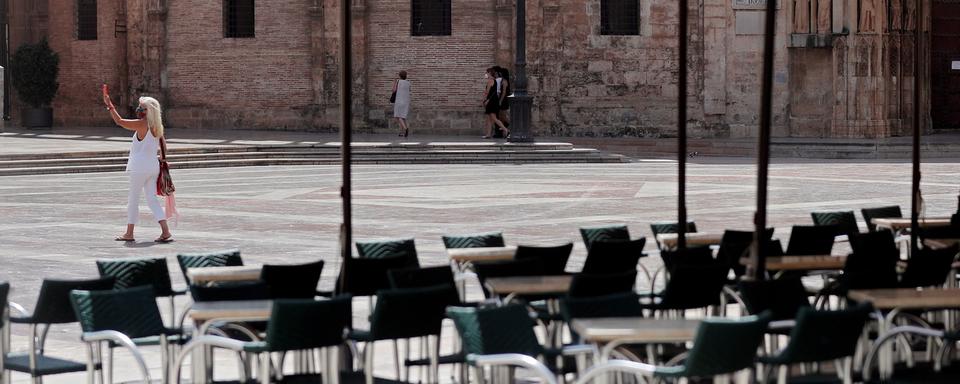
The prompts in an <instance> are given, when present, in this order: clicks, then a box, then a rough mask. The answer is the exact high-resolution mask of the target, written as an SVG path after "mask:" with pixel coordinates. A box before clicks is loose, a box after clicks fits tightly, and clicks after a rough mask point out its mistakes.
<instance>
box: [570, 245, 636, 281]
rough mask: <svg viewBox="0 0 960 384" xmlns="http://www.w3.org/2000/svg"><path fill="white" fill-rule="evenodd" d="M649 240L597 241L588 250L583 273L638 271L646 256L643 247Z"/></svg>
mask: <svg viewBox="0 0 960 384" xmlns="http://www.w3.org/2000/svg"><path fill="white" fill-rule="evenodd" d="M646 244H647V238H646V237H641V238H639V239H634V240H597V241H594V242H593V245H592V246H591V247H590V249H589V250H587V259H586V260H584V261H583V268H582V269H581V270H580V271H581V272H583V273H590V274H610V273H621V272H628V271H636V270H637V263H638V262H640V258H641V257H644V256H646V255H645V254H644V253H643V247H644V246H646Z"/></svg>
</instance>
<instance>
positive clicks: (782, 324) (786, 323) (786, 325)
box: [767, 320, 797, 331]
mask: <svg viewBox="0 0 960 384" xmlns="http://www.w3.org/2000/svg"><path fill="white" fill-rule="evenodd" d="M795 326H797V321H796V320H776V321H771V322H770V324H769V325H767V329H768V330H771V331H776V330H781V329H790V328H793V327H795Z"/></svg>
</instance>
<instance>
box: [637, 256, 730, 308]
mask: <svg viewBox="0 0 960 384" xmlns="http://www.w3.org/2000/svg"><path fill="white" fill-rule="evenodd" d="M729 271H730V268H729V267H727V266H726V265H721V264H713V265H683V264H678V265H675V266H674V267H673V268H672V269H671V270H670V279H669V280H667V284H666V287H664V289H663V291H661V292H659V293H657V294H656V295H654V297H653V298H652V301H650V302H648V303H647V304H645V307H647V308H649V309H651V310H661V311H663V310H687V309H696V308H707V307H711V306H718V305H720V296H721V292H723V286H724V285H725V284H726V283H727V273H728V272H729Z"/></svg>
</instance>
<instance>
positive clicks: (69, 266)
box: [0, 147, 960, 384]
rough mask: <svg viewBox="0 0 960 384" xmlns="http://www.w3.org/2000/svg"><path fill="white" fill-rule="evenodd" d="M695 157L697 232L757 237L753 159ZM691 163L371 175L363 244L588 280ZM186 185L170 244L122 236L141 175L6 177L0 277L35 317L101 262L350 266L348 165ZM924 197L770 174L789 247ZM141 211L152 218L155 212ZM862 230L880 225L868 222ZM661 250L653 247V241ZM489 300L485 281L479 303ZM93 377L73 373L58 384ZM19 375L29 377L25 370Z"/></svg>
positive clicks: (895, 182)
mask: <svg viewBox="0 0 960 384" xmlns="http://www.w3.org/2000/svg"><path fill="white" fill-rule="evenodd" d="M9 148H10V147H5V148H4V149H3V150H2V151H0V153H9ZM691 161H692V163H690V164H689V167H688V194H687V199H688V209H689V212H688V213H689V216H690V218H691V219H692V220H695V221H696V222H697V225H698V227H699V228H700V229H701V230H702V231H721V230H723V229H725V228H730V229H738V228H739V229H749V228H751V226H752V224H751V223H752V215H753V211H754V208H755V202H754V199H755V189H756V186H755V184H756V181H755V177H754V174H755V169H756V167H755V166H754V165H753V160H752V159H731V158H704V157H698V158H696V159H693V160H691ZM676 169H677V166H676V164H675V163H674V162H672V161H668V160H656V159H650V160H639V161H637V162H634V163H630V164H610V165H580V164H576V165H574V164H571V165H557V164H551V165H490V166H483V165H468V166H461V165H416V166H400V165H390V166H383V165H381V166H356V167H354V192H353V196H354V238H355V239H356V240H361V239H375V238H394V237H409V236H412V237H415V238H416V239H417V249H418V251H419V253H420V258H421V261H422V264H424V265H443V264H446V263H447V260H446V257H445V253H444V251H443V246H442V243H441V241H440V236H441V235H442V234H447V233H470V232H480V231H491V230H499V231H503V233H504V236H505V237H506V239H507V242H508V243H514V244H516V243H520V244H557V243H562V242H574V243H575V248H574V255H573V257H572V258H571V262H570V264H569V267H568V268H569V269H570V270H574V271H575V270H578V269H579V267H580V265H581V264H582V262H583V258H584V256H585V249H584V248H583V246H582V244H581V243H580V241H579V233H578V232H577V228H578V227H580V226H587V225H601V224H606V223H625V224H628V225H629V226H630V228H631V230H632V232H633V236H635V237H637V236H649V235H650V232H649V226H648V224H649V223H650V222H652V221H663V220H673V219H675V217H676V212H675V210H676V208H675V207H676V200H677V199H676V180H677V177H676ZM957 169H960V168H958V164H957V163H956V162H949V161H942V162H938V163H929V164H924V166H923V172H924V183H923V188H922V190H923V192H924V199H925V210H926V212H925V213H926V214H928V215H931V216H941V215H947V214H950V213H952V212H954V211H955V210H956V208H957V192H958V188H960V172H958V171H957ZM173 176H174V180H175V182H176V185H177V188H178V194H177V200H178V204H179V206H180V209H181V212H182V214H183V218H182V220H181V221H180V223H179V225H178V226H177V227H176V229H175V230H174V235H175V238H176V239H177V241H176V242H174V243H171V244H162V245H158V244H154V243H153V242H152V241H150V240H152V239H153V238H154V237H156V236H157V234H158V233H159V231H158V229H157V228H156V226H155V225H149V224H145V225H144V226H141V227H138V231H137V238H138V240H139V241H138V242H137V243H134V244H123V243H118V242H114V241H113V240H112V239H113V236H115V235H117V234H119V233H120V232H121V231H122V230H123V224H124V217H125V203H124V202H125V199H126V191H127V181H126V176H125V175H124V174H122V173H104V174H77V175H49V176H13V177H3V178H0V217H2V220H0V262H2V265H3V266H4V267H3V268H2V269H0V280H6V281H9V282H11V284H12V285H13V292H12V295H11V300H13V301H16V302H19V303H21V304H24V305H25V306H27V308H28V309H32V307H33V303H34V302H35V300H36V295H37V290H38V289H39V286H40V280H41V279H42V278H43V277H56V278H80V277H90V276H94V275H96V273H97V272H96V267H95V265H94V261H95V260H97V259H108V258H120V257H147V256H154V257H167V259H168V261H169V262H170V263H171V264H170V267H171V268H170V270H171V271H172V272H173V275H172V277H173V279H174V284H175V285H177V286H182V285H183V279H182V277H181V276H180V275H179V273H178V272H177V271H178V268H177V267H176V265H175V263H176V261H175V258H174V256H175V255H176V254H177V253H178V252H193V251H205V250H216V249H225V248H239V249H241V250H242V252H243V257H244V259H245V261H247V262H248V263H297V262H304V261H308V260H315V259H317V258H320V259H323V260H326V261H327V266H326V268H325V271H324V274H323V278H322V281H321V288H329V287H331V286H332V284H333V280H334V277H335V274H336V272H337V270H338V267H339V263H338V261H337V259H338V256H337V247H338V245H337V230H338V226H339V224H340V220H341V217H340V198H339V195H338V188H339V184H340V168H339V167H337V166H304V167H251V168H231V169H191V170H177V171H175V173H174V175H173ZM909 191H910V164H909V163H905V162H891V161H888V162H852V161H830V162H826V161H783V160H777V161H775V163H774V165H773V166H772V167H771V170H770V197H769V206H768V209H769V215H770V216H769V222H770V225H771V226H775V227H777V232H776V235H775V236H776V237H778V238H781V239H783V240H784V241H785V240H786V239H787V238H789V226H790V225H792V224H809V223H810V216H809V212H810V211H814V210H856V211H858V210H859V209H860V208H864V207H872V206H881V205H889V204H898V205H900V206H901V207H904V209H905V211H906V210H907V207H909V202H910V196H909V195H910V194H909ZM141 214H142V215H141V217H142V219H143V220H144V221H147V220H148V215H147V214H146V207H145V206H144V207H142V208H141ZM858 216H859V213H858ZM860 226H861V228H862V229H864V230H865V225H864V224H863V223H862V222H861V224H860ZM648 247H649V248H650V250H651V251H652V250H653V249H652V248H653V247H654V246H653V245H652V241H651V242H650V245H649V246H648ZM838 251H842V250H838ZM643 262H644V263H645V264H646V265H647V266H648V267H650V268H656V266H657V265H658V264H659V262H658V257H657V255H656V253H655V252H651V257H648V258H646V259H644V261H643ZM477 296H479V292H478V290H477V289H476V287H472V289H471V297H477ZM162 308H165V307H162ZM357 308H359V309H365V308H366V306H365V305H357ZM357 318H358V319H360V320H362V319H364V318H365V314H364V313H358V314H357ZM78 331H79V329H78V327H77V326H76V325H75V324H73V325H67V326H59V327H55V328H54V330H53V331H52V332H51V335H50V342H49V350H50V351H52V352H53V353H55V354H58V355H60V356H72V357H74V358H77V359H82V358H83V356H84V355H83V349H82V348H81V347H80V345H79V343H78V341H77V340H78V339H77V336H78ZM25 333H26V330H25V329H23V328H22V327H18V328H16V329H15V331H14V346H15V349H17V348H21V349H22V348H23V347H24V346H25V344H26V341H25V340H24V335H25ZM447 333H448V334H450V333H452V332H447ZM447 341H448V342H447V345H448V346H449V338H447ZM445 348H447V347H445ZM378 349H379V350H380V351H383V353H382V354H378V361H379V363H378V364H377V372H378V374H383V375H387V376H390V375H392V363H391V360H392V359H391V358H390V356H389V354H388V352H389V351H390V348H387V347H386V346H384V347H381V348H378ZM154 351H155V349H153V350H151V349H149V348H148V356H150V357H151V359H150V360H151V362H152V365H153V368H154V370H155V373H158V371H157V369H158V366H159V359H158V356H157V354H156V353H155V352H154ZM227 357H228V356H226V355H225V354H224V355H223V356H221V359H223V360H222V362H223V363H224V365H225V366H226V368H225V369H221V370H219V371H218V372H221V373H223V374H224V375H229V374H230V373H231V372H234V371H233V370H232V368H229V367H230V366H231V364H232V362H231V361H230V360H229V359H227ZM118 359H119V361H120V362H121V365H120V368H118V373H117V378H118V380H119V381H124V380H134V379H135V378H136V370H135V369H134V368H133V366H132V365H131V364H130V363H131V362H132V361H131V360H129V359H128V358H127V357H125V355H124V354H123V353H119V354H118ZM157 376H159V375H157ZM449 377H450V374H449V371H447V370H444V371H443V372H442V373H441V378H442V379H444V380H445V381H449ZM83 379H84V378H83V375H82V374H68V375H60V376H51V377H49V378H47V379H46V382H47V383H48V384H54V383H75V382H79V381H80V380H83ZM14 382H16V383H20V382H27V378H26V377H25V376H24V375H14Z"/></svg>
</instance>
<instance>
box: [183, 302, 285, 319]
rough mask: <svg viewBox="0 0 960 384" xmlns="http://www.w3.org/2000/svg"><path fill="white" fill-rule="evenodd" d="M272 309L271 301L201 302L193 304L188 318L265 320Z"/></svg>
mask: <svg viewBox="0 0 960 384" xmlns="http://www.w3.org/2000/svg"><path fill="white" fill-rule="evenodd" d="M272 308H273V301H270V300H241V301H203V302H199V303H193V306H192V307H191V308H190V318H191V319H193V321H207V320H212V319H231V318H233V319H245V320H250V319H263V320H267V319H269V318H270V310H271V309H272Z"/></svg>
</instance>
